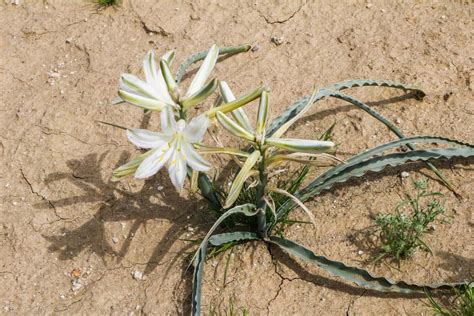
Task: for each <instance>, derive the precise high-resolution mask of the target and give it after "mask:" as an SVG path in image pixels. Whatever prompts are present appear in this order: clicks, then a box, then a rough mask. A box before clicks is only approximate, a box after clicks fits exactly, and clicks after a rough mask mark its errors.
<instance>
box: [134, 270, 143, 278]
mask: <svg viewBox="0 0 474 316" xmlns="http://www.w3.org/2000/svg"><path fill="white" fill-rule="evenodd" d="M132 276H133V278H134V279H135V280H143V272H141V271H138V270H135V271H133V272H132Z"/></svg>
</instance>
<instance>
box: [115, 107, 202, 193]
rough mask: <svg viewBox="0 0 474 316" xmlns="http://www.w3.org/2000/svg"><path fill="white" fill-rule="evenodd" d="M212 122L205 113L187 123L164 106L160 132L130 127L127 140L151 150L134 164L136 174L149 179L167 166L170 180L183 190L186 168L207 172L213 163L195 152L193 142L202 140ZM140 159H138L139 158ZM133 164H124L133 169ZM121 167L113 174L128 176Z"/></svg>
mask: <svg viewBox="0 0 474 316" xmlns="http://www.w3.org/2000/svg"><path fill="white" fill-rule="evenodd" d="M208 125H209V118H208V117H207V115H205V114H203V115H200V116H197V117H195V118H194V119H193V120H191V122H189V123H188V124H187V123H186V122H185V121H184V120H179V121H177V122H176V119H175V117H174V114H173V111H172V110H171V109H170V108H164V109H163V111H162V112H161V127H162V131H161V132H152V131H149V130H145V129H129V130H127V135H128V139H129V140H130V141H131V142H132V143H133V144H134V145H136V146H138V147H140V148H146V149H150V150H149V151H148V152H147V153H146V155H145V158H144V159H143V161H141V162H140V163H139V165H138V163H136V164H135V166H133V167H137V168H136V171H135V177H136V178H139V179H144V178H149V177H151V176H153V175H154V174H156V173H157V172H158V171H159V170H160V169H161V168H163V166H165V165H166V166H167V168H168V172H169V175H170V178H171V182H172V183H173V185H174V186H175V187H176V188H177V189H178V190H181V189H182V188H183V185H184V180H185V179H186V174H187V167H188V166H189V167H190V168H191V169H193V170H196V171H202V172H207V171H208V170H209V169H210V165H209V163H208V162H207V161H205V160H204V159H203V158H202V157H201V156H200V155H199V154H198V152H197V151H196V149H195V148H194V146H193V144H195V143H199V142H201V140H202V138H203V137H204V133H205V132H206V130H207V127H208ZM137 162H138V161H137ZM130 166H131V165H130V163H129V164H126V165H124V167H127V168H129V169H130ZM121 168H122V167H119V168H118V169H117V170H116V171H115V172H114V174H117V176H118V177H120V176H122V174H123V175H125V174H127V173H130V172H129V169H127V172H126V173H121V172H122V171H123V170H122V169H123V168H122V169H121Z"/></svg>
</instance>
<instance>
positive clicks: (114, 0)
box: [95, 0, 120, 8]
mask: <svg viewBox="0 0 474 316" xmlns="http://www.w3.org/2000/svg"><path fill="white" fill-rule="evenodd" d="M95 2H96V3H97V6H98V7H99V8H105V7H109V6H113V5H118V4H119V2H120V0H95Z"/></svg>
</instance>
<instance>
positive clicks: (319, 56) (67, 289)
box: [0, 0, 474, 315]
mask: <svg viewBox="0 0 474 316" xmlns="http://www.w3.org/2000/svg"><path fill="white" fill-rule="evenodd" d="M9 2H10V1H1V2H0V21H2V23H1V24H0V41H1V42H0V52H1V54H0V74H1V76H0V179H1V181H0V184H1V185H0V284H1V286H0V313H12V314H17V315H33V314H36V315H39V314H67V315H69V314H88V315H98V314H113V315H124V314H127V315H140V314H150V315H155V314H156V315H180V314H189V312H190V301H191V292H190V291H191V276H192V272H191V271H190V270H187V269H186V267H187V265H188V263H189V259H190V255H191V254H192V253H193V251H194V250H195V249H196V244H194V243H191V242H189V241H187V240H189V239H197V238H199V237H202V236H203V235H204V234H205V232H206V231H207V229H209V227H210V226H211V225H212V221H213V220H215V218H214V217H212V216H209V213H207V212H205V210H206V208H205V206H206V203H205V202H204V201H203V200H202V198H200V197H199V196H191V195H189V194H184V195H183V196H180V195H178V194H177V193H176V192H175V190H174V188H173V187H172V186H171V185H170V182H169V179H168V176H167V175H166V173H160V174H159V175H157V176H156V177H154V178H153V179H151V180H148V181H138V180H133V179H131V178H130V179H127V180H125V181H122V182H111V172H112V170H113V169H114V168H115V167H116V166H118V165H120V164H122V163H124V162H125V161H127V159H129V157H131V156H134V155H136V154H137V153H138V151H137V150H136V149H135V148H134V147H133V146H132V145H131V144H130V143H128V141H127V139H126V136H125V134H124V133H123V131H122V130H120V129H114V128H111V127H110V126H105V125H102V124H99V123H98V122H97V121H99V120H101V121H107V122H113V123H117V124H121V125H124V126H130V127H140V126H141V127H149V128H152V129H154V128H158V127H159V123H158V121H159V120H158V119H157V117H156V115H151V116H150V115H144V114H143V112H141V111H140V110H139V109H137V108H134V107H132V106H129V105H117V106H112V105H111V101H112V100H113V99H114V98H115V97H116V93H117V86H118V79H119V76H120V74H122V73H124V72H128V73H133V74H136V75H141V74H140V72H141V60H142V58H143V56H144V54H145V53H146V52H147V51H148V50H150V49H153V50H155V51H156V53H157V54H158V55H161V54H163V53H164V52H166V51H168V50H170V49H174V50H175V51H176V53H177V57H176V58H177V60H178V61H182V60H184V59H185V58H186V57H187V56H189V55H190V54H192V53H194V52H197V51H201V50H203V49H206V48H208V47H209V46H210V45H212V43H218V44H219V45H221V46H228V45H238V44H247V43H248V44H251V45H253V46H254V48H255V49H253V50H252V51H250V52H248V53H245V54H240V55H237V56H234V57H232V58H228V59H225V60H222V61H221V62H219V63H218V65H217V67H216V69H215V72H214V75H215V76H216V77H217V78H219V79H222V80H226V81H227V82H228V83H229V84H230V85H231V87H232V89H233V90H234V92H235V93H236V94H239V95H240V94H243V93H245V92H246V91H249V90H251V89H252V88H254V87H255V86H257V85H258V84H260V83H261V82H264V83H265V84H266V85H267V86H268V87H270V88H271V96H270V102H271V116H272V117H275V116H276V115H277V114H278V113H279V112H280V111H282V110H283V109H284V108H285V107H286V106H288V105H289V104H291V103H292V102H293V101H295V100H297V99H299V98H300V97H302V96H303V95H306V94H308V93H309V92H311V91H312V89H313V88H314V86H317V87H323V86H327V85H329V84H332V83H335V82H338V81H342V80H346V79H357V78H374V79H389V80H396V81H400V82H405V83H410V84H416V85H418V86H420V87H422V88H423V89H424V90H425V91H426V94H427V95H426V97H425V98H424V99H423V100H422V101H418V100H415V99H413V98H407V97H405V96H404V93H403V92H401V91H400V90H394V89H390V88H356V89H353V90H351V91H350V93H351V94H352V95H354V96H357V97H358V98H360V99H362V100H364V101H367V102H369V104H371V105H372V106H374V107H375V108H376V109H377V110H379V111H380V112H381V113H383V114H384V115H385V116H386V117H388V118H389V119H391V120H393V121H395V122H397V123H398V124H399V126H400V127H401V129H402V130H403V131H404V133H405V134H406V135H410V136H412V135H439V136H443V137H448V138H455V139H459V140H461V141H463V142H469V143H474V105H473V90H474V56H473V55H472V52H473V51H474V41H473V34H474V22H473V16H474V15H473V10H474V6H473V4H472V2H471V1H449V2H448V1H388V0H387V1H373V2H365V1H299V0H298V1H296V0H295V1H260V0H256V1H240V0H237V1H152V0H146V1H145V0H144V1H138V0H135V1H131V0H124V1H123V2H122V4H121V5H119V6H115V7H108V8H105V9H101V10H98V9H97V7H96V6H95V5H94V4H93V3H91V2H90V1H86V0H81V1H80V0H43V1H41V0H20V1H19V4H18V5H15V4H11V3H9ZM195 68H196V67H193V68H192V69H195ZM188 82H189V80H188V79H187V80H185V81H184V84H188ZM207 106H209V104H207V103H206V104H204V105H202V106H201V108H200V110H202V109H204V108H206V107H207ZM255 107H256V104H255V103H252V104H251V105H249V106H248V111H249V113H250V115H251V116H252V117H254V116H255ZM334 122H336V125H335V130H334V139H335V141H336V142H337V143H338V144H339V146H338V155H339V157H341V158H345V157H347V156H348V155H349V154H353V153H356V152H358V151H360V150H363V149H366V148H368V147H371V146H374V145H377V144H381V143H383V142H387V141H389V140H393V139H395V138H394V136H393V135H392V134H390V133H389V131H388V130H387V129H386V128H385V127H384V126H382V125H380V124H378V123H377V122H376V121H375V120H374V119H373V118H371V117H370V116H368V115H366V114H365V113H362V112H360V111H359V110H357V109H355V108H354V107H352V106H350V105H349V104H347V103H345V102H343V101H340V100H325V101H322V102H319V103H318V105H317V106H316V107H313V108H312V109H311V111H310V112H309V114H308V115H307V116H306V117H305V118H304V119H303V120H302V121H301V122H300V124H299V125H298V126H297V127H296V128H294V129H293V130H291V131H290V135H293V136H298V137H315V135H320V133H322V132H323V131H324V130H325V129H326V128H328V127H329V126H330V125H331V124H332V123H334ZM222 141H223V142H232V141H233V140H232V139H231V137H229V136H228V135H224V134H223V136H222ZM218 162H219V161H218V160H216V164H218ZM472 162H473V161H472V160H466V159H464V160H459V159H458V160H452V161H447V162H442V163H437V164H436V165H437V166H438V167H439V168H440V169H441V170H442V171H443V173H444V174H445V175H446V176H447V177H448V178H449V179H450V180H451V181H452V183H453V184H454V185H455V186H456V187H457V189H458V191H459V193H460V194H461V195H462V198H461V199H460V198H456V197H455V196H454V195H453V194H452V193H451V192H450V191H448V190H447V189H446V188H445V187H443V186H441V185H440V184H439V183H438V182H437V181H436V178H435V177H434V176H433V173H432V172H431V171H430V170H428V169H427V168H426V167H425V166H424V165H419V164H411V165H410V166H407V167H404V168H397V169H389V170H385V171H383V172H380V173H376V174H370V175H368V176H365V177H363V178H360V179H356V180H352V181H350V182H348V183H346V184H344V185H339V186H336V187H335V188H334V189H333V190H331V191H330V192H326V193H324V194H322V195H320V196H318V197H317V198H315V199H313V200H312V201H310V202H308V203H307V205H308V207H309V208H310V210H311V212H313V214H314V216H315V218H316V222H317V224H318V225H317V227H316V228H313V227H311V226H309V225H302V224H301V225H293V226H291V227H289V228H288V229H287V231H286V232H285V234H286V236H287V237H288V238H291V239H293V240H296V241H298V242H301V243H302V244H304V245H305V246H307V247H309V248H311V249H313V250H314V251H315V252H317V253H319V254H323V255H326V256H328V257H330V258H332V259H335V260H341V261H344V262H346V263H348V264H351V265H355V266H360V267H364V268H367V269H369V270H370V271H371V272H373V273H375V274H379V275H384V276H387V277H390V278H392V279H395V280H406V281H409V282H418V283H437V282H458V281H463V280H465V279H467V278H469V276H470V275H472V274H473V273H474V240H473V233H472V230H473V225H474V220H473V215H472V202H473V198H474V190H473V185H474V173H473V171H472ZM402 171H406V172H408V173H409V177H408V178H405V179H402V178H401V177H400V173H401V172H402ZM318 172H320V171H318V170H315V171H314V174H317V173H318ZM420 177H424V178H428V179H431V180H430V185H431V187H432V189H433V190H434V189H436V190H440V191H441V192H443V193H444V194H446V199H447V201H446V215H447V216H448V217H449V221H448V222H446V223H437V224H436V228H435V230H434V232H432V233H431V234H429V235H428V236H427V237H426V241H427V242H428V243H429V244H430V245H431V247H432V250H433V255H429V254H427V253H426V252H423V251H418V252H417V253H416V254H415V255H414V257H413V258H412V259H411V260H408V261H404V262H402V263H401V264H400V266H397V265H396V264H391V263H390V262H387V263H384V264H380V265H376V266H372V265H369V264H368V262H369V261H370V260H371V259H373V256H374V251H375V250H374V248H373V247H372V246H371V245H370V242H369V241H370V236H367V234H366V232H367V231H368V228H370V226H371V225H373V221H372V220H371V216H372V215H373V214H377V213H380V212H390V211H393V208H394V206H395V205H396V203H397V202H398V201H399V200H400V199H401V198H402V197H403V192H404V190H406V189H407V188H409V187H410V186H409V183H410V180H411V179H416V178H420ZM294 217H295V218H297V219H305V217H304V214H303V213H300V212H298V211H296V212H295V213H294ZM426 302H427V301H426V299H425V298H424V297H423V296H409V295H396V294H383V293H382V294H381V293H376V292H371V291H367V290H364V289H362V288H359V287H356V286H354V285H353V284H349V283H346V282H344V281H343V280H341V279H338V278H336V277H333V276H330V275H329V274H327V273H325V272H324V271H322V270H320V269H318V268H315V267H313V266H310V265H308V264H306V263H304V262H302V261H299V260H297V259H294V258H291V257H289V256H287V255H286V254H284V253H283V252H281V251H278V249H275V248H273V247H269V248H268V247H266V246H265V245H264V244H263V243H261V242H253V243H248V244H244V245H239V246H236V247H234V248H233V249H232V250H230V251H228V252H225V253H223V254H220V255H218V256H217V257H215V258H212V259H210V260H208V261H207V263H206V273H205V277H204V284H203V302H202V305H203V308H202V312H203V314H212V313H213V312H215V313H217V314H219V313H220V314H225V313H226V312H229V311H230V310H231V309H232V308H233V309H234V310H236V311H238V312H239V313H240V312H242V311H243V310H244V309H245V310H246V311H248V312H249V314H250V315H408V314H409V315H426V314H430V313H431V310H430V308H429V307H428V306H427V305H426Z"/></svg>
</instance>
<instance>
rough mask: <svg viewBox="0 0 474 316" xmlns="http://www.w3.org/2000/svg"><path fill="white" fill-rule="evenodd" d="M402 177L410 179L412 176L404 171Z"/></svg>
mask: <svg viewBox="0 0 474 316" xmlns="http://www.w3.org/2000/svg"><path fill="white" fill-rule="evenodd" d="M400 176H401V177H402V178H408V177H409V176H410V174H409V173H408V172H406V171H402V173H401V174H400Z"/></svg>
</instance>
